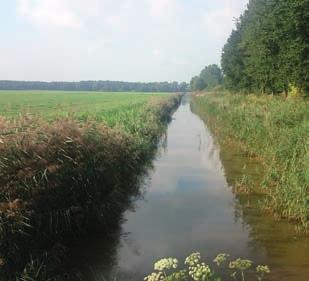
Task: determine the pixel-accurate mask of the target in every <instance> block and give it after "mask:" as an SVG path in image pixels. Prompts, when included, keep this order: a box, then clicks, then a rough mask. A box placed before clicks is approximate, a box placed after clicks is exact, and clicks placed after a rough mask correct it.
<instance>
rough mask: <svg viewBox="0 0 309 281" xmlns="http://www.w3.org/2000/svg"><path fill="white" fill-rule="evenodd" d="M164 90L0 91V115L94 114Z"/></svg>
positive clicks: (138, 102)
mask: <svg viewBox="0 0 309 281" xmlns="http://www.w3.org/2000/svg"><path fill="white" fill-rule="evenodd" d="M166 95H168V94H165V93H132V92H130V93H124V92H122V93H110V92H109V93H104V92H70V91H0V115H2V116H6V117H15V118H16V117H18V116H20V115H25V114H27V115H29V114H30V115H40V116H42V117H49V118H50V117H56V116H57V117H65V116H72V115H73V116H80V115H82V116H84V115H85V114H88V115H90V116H98V115H100V114H102V113H103V112H106V111H119V110H122V109H123V108H130V107H133V106H135V107H136V106H139V105H144V104H145V103H146V102H147V101H148V100H149V98H151V97H162V96H166Z"/></svg>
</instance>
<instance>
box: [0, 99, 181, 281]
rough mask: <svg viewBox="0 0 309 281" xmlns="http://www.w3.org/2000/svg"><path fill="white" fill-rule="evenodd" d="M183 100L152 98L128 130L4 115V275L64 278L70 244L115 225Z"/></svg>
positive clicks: (0, 184) (0, 215) (0, 257)
mask: <svg viewBox="0 0 309 281" xmlns="http://www.w3.org/2000/svg"><path fill="white" fill-rule="evenodd" d="M180 99H181V96H180V95H177V96H171V97H170V98H168V99H165V100H160V101H159V102H156V101H153V102H151V103H149V104H148V105H147V106H146V107H145V110H144V111H143V113H142V114H141V116H140V117H139V118H140V119H141V120H142V124H143V126H138V127H134V126H132V128H133V129H131V130H129V131H128V130H124V129H123V128H121V127H120V126H119V127H115V128H109V127H108V126H106V125H104V124H103V123H98V122H95V121H85V122H79V121H77V120H73V119H61V120H60V119H59V120H55V121H53V122H52V123H49V122H47V121H44V120H38V119H36V120H33V119H31V118H27V117H25V118H20V119H19V120H17V121H16V120H15V121H12V120H7V119H1V120H0V131H1V132H8V131H10V132H12V131H14V130H15V131H16V133H15V134H14V135H12V133H10V134H1V143H0V155H1V156H0V188H1V195H0V197H1V198H0V202H1V203H0V266H1V275H0V277H1V280H12V279H14V280H15V279H16V278H17V280H36V281H38V280H42V281H43V280H44V281H45V280H56V279H57V280H63V279H67V276H66V275H63V272H61V268H63V264H64V263H65V257H66V252H67V247H68V245H69V244H71V243H72V242H74V241H80V240H82V239H84V238H85V237H87V236H88V235H89V234H91V233H94V232H100V233H103V234H104V233H108V231H109V229H112V228H113V224H118V222H119V218H120V217H121V214H122V212H123V211H124V210H125V209H126V207H127V206H128V202H129V201H130V198H131V197H132V196H134V195H137V194H138V192H139V190H138V182H139V180H140V177H141V175H143V173H144V172H145V171H146V169H147V166H148V165H149V164H150V163H151V159H152V158H153V156H154V154H155V151H156V147H157V143H158V140H159V138H160V136H161V134H162V133H163V132H164V130H165V128H166V124H167V123H168V122H169V120H170V117H171V114H172V113H173V112H174V111H175V109H176V108H177V107H178V105H179V103H180ZM34 124H35V125H34ZM15 128H26V129H24V130H18V129H17V130H16V129H15ZM53 278H54V279H53ZM55 278H56V279H55ZM74 280H76V278H75V279H74Z"/></svg>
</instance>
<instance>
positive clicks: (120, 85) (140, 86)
mask: <svg viewBox="0 0 309 281" xmlns="http://www.w3.org/2000/svg"><path fill="white" fill-rule="evenodd" d="M187 88H188V84H187V83H185V82H182V83H178V82H149V83H141V82H122V81H79V82H40V81H12V80H0V90H63V91H105V92H185V91H187Z"/></svg>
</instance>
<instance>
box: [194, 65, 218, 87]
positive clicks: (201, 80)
mask: <svg viewBox="0 0 309 281" xmlns="http://www.w3.org/2000/svg"><path fill="white" fill-rule="evenodd" d="M222 82H223V75H222V71H221V69H220V67H219V66H217V65H216V64H212V65H208V66H206V67H205V68H204V69H203V70H202V71H201V73H200V75H199V76H195V77H193V78H192V79H191V82H190V88H191V91H201V90H204V89H207V90H211V89H213V88H214V87H216V86H218V85H221V84H222Z"/></svg>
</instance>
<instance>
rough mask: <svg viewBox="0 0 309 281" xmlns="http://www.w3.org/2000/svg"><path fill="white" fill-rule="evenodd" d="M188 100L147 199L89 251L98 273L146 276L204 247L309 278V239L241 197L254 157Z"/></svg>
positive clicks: (207, 252)
mask: <svg viewBox="0 0 309 281" xmlns="http://www.w3.org/2000/svg"><path fill="white" fill-rule="evenodd" d="M187 99H188V98H184V99H183V102H182V104H181V106H180V107H179V109H178V110H177V111H176V113H175V114H174V116H173V121H172V122H171V123H170V125H169V127H168V130H167V134H166V139H165V146H164V147H162V149H161V150H160V152H159V155H158V157H157V160H155V162H154V169H153V171H152V172H151V173H150V178H149V180H148V183H147V184H146V187H145V194H144V196H143V198H141V199H139V200H137V201H136V202H135V204H134V210H129V211H127V212H126V213H125V222H124V223H123V224H122V225H120V226H119V229H117V231H116V232H115V233H114V234H113V235H112V236H111V237H109V238H108V239H106V238H105V239H101V240H100V239H98V240H95V241H92V243H91V244H92V247H88V249H87V251H85V253H84V255H83V257H84V259H85V260H84V261H85V262H87V263H88V264H89V265H90V266H91V267H92V268H93V272H94V275H96V279H97V280H103V279H100V278H102V277H101V276H105V278H106V279H108V278H113V277H115V276H116V277H117V280H126V281H127V280H134V281H136V280H142V279H143V277H144V276H146V275H147V274H148V273H150V272H152V269H153V263H154V262H155V261H156V260H157V259H159V258H161V257H170V256H172V257H177V258H178V259H183V258H184V257H185V256H187V255H188V254H190V253H192V252H194V251H199V252H201V254H202V257H203V258H204V259H205V260H208V261H211V260H212V258H213V257H214V256H216V254H217V253H219V252H226V253H230V254H231V256H232V257H243V258H249V259H252V260H254V261H256V262H258V263H262V264H268V265H269V266H270V267H271V268H272V274H271V276H270V277H268V278H267V279H266V280H281V281H284V280H289V281H293V280H295V281H296V280H297V281H305V280H309V240H308V239H307V238H304V237H297V236H295V232H294V228H293V226H292V225H291V224H287V223H285V222H278V221H275V219H273V218H272V217H269V216H267V215H265V214H264V213H261V212H259V211H258V209H257V208H256V204H257V198H256V197H252V198H249V199H241V198H240V199H239V198H238V199H237V198H235V196H234V195H233V193H232V191H231V187H230V184H231V182H233V180H234V179H235V178H237V177H238V176H239V175H240V174H241V168H242V166H243V165H244V161H246V159H244V156H243V155H242V154H241V153H240V152H239V151H237V150H236V151H235V150H229V149H227V148H221V150H220V148H219V147H218V145H217V144H216V143H215V141H214V138H213V137H212V135H211V133H210V132H209V130H208V129H207V127H205V124H204V123H203V121H202V120H201V119H200V118H199V117H198V116H197V115H195V114H193V113H192V112H191V109H190V104H189V102H188V100H187ZM251 164H252V163H251ZM247 165H249V166H250V162H248V163H247ZM253 166H254V165H253ZM252 170H253V169H252ZM254 173H255V174H256V175H257V176H258V175H259V169H256V170H254V171H253V174H254Z"/></svg>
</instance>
